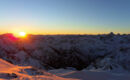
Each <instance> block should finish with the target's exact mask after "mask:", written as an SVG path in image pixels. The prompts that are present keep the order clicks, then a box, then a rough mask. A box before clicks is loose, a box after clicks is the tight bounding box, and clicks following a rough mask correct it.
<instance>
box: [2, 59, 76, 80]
mask: <svg viewBox="0 0 130 80" xmlns="http://www.w3.org/2000/svg"><path fill="white" fill-rule="evenodd" d="M32 73H33V74H32ZM10 79H13V80H77V79H71V78H62V77H58V76H56V75H53V74H50V73H47V72H45V71H41V70H40V72H38V70H37V69H33V68H32V67H30V66H26V67H21V66H16V65H13V64H10V63H8V62H6V61H4V60H2V59H0V80H10Z"/></svg>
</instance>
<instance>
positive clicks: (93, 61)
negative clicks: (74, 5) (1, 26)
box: [0, 33, 130, 71]
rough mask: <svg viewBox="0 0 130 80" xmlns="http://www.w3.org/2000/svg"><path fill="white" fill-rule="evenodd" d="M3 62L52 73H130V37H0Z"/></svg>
mask: <svg viewBox="0 0 130 80" xmlns="http://www.w3.org/2000/svg"><path fill="white" fill-rule="evenodd" d="M0 58H2V59H4V60H6V61H8V62H10V63H12V64H16V65H21V66H25V65H27V66H33V67H36V68H39V69H44V70H52V69H59V68H64V69H66V68H68V67H72V68H75V69H76V70H83V69H87V70H106V71H111V70H115V71H130V35H125V34H124V35H120V34H117V35H115V34H113V33H110V34H105V35H28V37H27V38H23V39H17V38H16V39H14V38H13V39H12V37H10V36H9V34H5V35H1V36H0Z"/></svg>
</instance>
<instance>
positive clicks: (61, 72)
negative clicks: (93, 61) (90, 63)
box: [49, 69, 130, 80]
mask: <svg viewBox="0 0 130 80" xmlns="http://www.w3.org/2000/svg"><path fill="white" fill-rule="evenodd" d="M49 72H50V73H53V74H55V75H57V76H60V77H64V78H76V79H80V80H130V73H113V72H107V71H88V70H82V71H74V70H66V69H58V70H50V71H49Z"/></svg>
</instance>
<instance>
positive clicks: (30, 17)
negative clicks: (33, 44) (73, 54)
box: [0, 0, 130, 34]
mask: <svg viewBox="0 0 130 80" xmlns="http://www.w3.org/2000/svg"><path fill="white" fill-rule="evenodd" d="M21 31H24V32H27V33H29V34H103V33H109V32H115V33H130V0H0V33H1V34H3V33H17V32H21Z"/></svg>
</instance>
